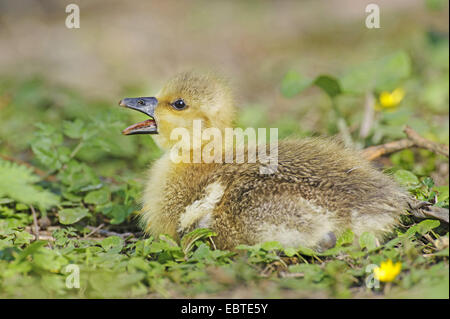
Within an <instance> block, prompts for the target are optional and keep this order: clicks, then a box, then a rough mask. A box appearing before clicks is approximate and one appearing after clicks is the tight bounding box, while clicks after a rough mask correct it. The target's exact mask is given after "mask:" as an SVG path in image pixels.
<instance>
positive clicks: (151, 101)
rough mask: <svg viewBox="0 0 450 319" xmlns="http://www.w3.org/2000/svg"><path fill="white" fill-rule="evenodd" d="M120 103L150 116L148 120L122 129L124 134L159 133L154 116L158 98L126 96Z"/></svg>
mask: <svg viewBox="0 0 450 319" xmlns="http://www.w3.org/2000/svg"><path fill="white" fill-rule="evenodd" d="M119 105H120V106H123V107H126V108H129V109H133V110H136V111H139V112H142V113H144V114H146V115H148V116H149V117H150V119H148V120H145V121H143V122H139V123H136V124H133V125H131V126H129V127H127V128H126V129H124V130H123V131H122V134H124V135H133V134H158V127H157V125H156V121H155V117H154V116H155V108H156V106H157V105H158V100H157V99H156V98H155V97H136V98H124V99H123V100H121V101H120V102H119Z"/></svg>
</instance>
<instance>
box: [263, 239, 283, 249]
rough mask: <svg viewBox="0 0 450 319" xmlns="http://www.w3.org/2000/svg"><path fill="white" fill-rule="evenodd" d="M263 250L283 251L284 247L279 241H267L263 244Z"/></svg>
mask: <svg viewBox="0 0 450 319" xmlns="http://www.w3.org/2000/svg"><path fill="white" fill-rule="evenodd" d="M261 248H262V249H264V250H265V251H272V250H282V249H283V246H282V245H281V244H280V243H279V242H277V241H266V242H264V243H262V244H261Z"/></svg>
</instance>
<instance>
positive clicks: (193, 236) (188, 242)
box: [180, 228, 217, 255]
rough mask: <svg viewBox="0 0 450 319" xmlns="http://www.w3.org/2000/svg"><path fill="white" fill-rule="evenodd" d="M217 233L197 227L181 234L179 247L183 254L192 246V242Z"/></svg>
mask: <svg viewBox="0 0 450 319" xmlns="http://www.w3.org/2000/svg"><path fill="white" fill-rule="evenodd" d="M216 235H217V234H216V233H214V232H213V231H211V230H209V229H207V228H197V229H195V230H193V231H191V232H190V233H188V234H186V235H184V236H183V238H182V239H181V243H180V244H181V248H182V249H183V252H184V254H185V255H186V254H187V253H189V252H190V251H191V250H192V248H193V247H194V243H195V242H196V241H198V240H201V239H206V238H209V237H213V236H216Z"/></svg>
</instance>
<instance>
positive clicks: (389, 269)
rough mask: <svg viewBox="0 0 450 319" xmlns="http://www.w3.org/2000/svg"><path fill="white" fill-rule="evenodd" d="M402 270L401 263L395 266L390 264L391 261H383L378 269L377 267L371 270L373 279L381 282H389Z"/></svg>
mask: <svg viewBox="0 0 450 319" xmlns="http://www.w3.org/2000/svg"><path fill="white" fill-rule="evenodd" d="M401 269H402V263H401V262H397V263H395V265H394V264H393V263H392V260H390V259H388V260H387V261H383V262H382V263H381V265H380V267H377V268H375V269H374V270H373V273H374V275H375V278H376V279H378V280H379V281H382V282H391V281H393V280H394V279H395V277H397V275H398V274H399V273H400V270H401Z"/></svg>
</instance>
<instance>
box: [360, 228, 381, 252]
mask: <svg viewBox="0 0 450 319" xmlns="http://www.w3.org/2000/svg"><path fill="white" fill-rule="evenodd" d="M359 246H360V247H361V249H364V248H367V250H368V251H371V250H373V249H375V248H377V241H376V238H375V235H374V234H373V233H370V232H364V233H362V234H361V236H359Z"/></svg>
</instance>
